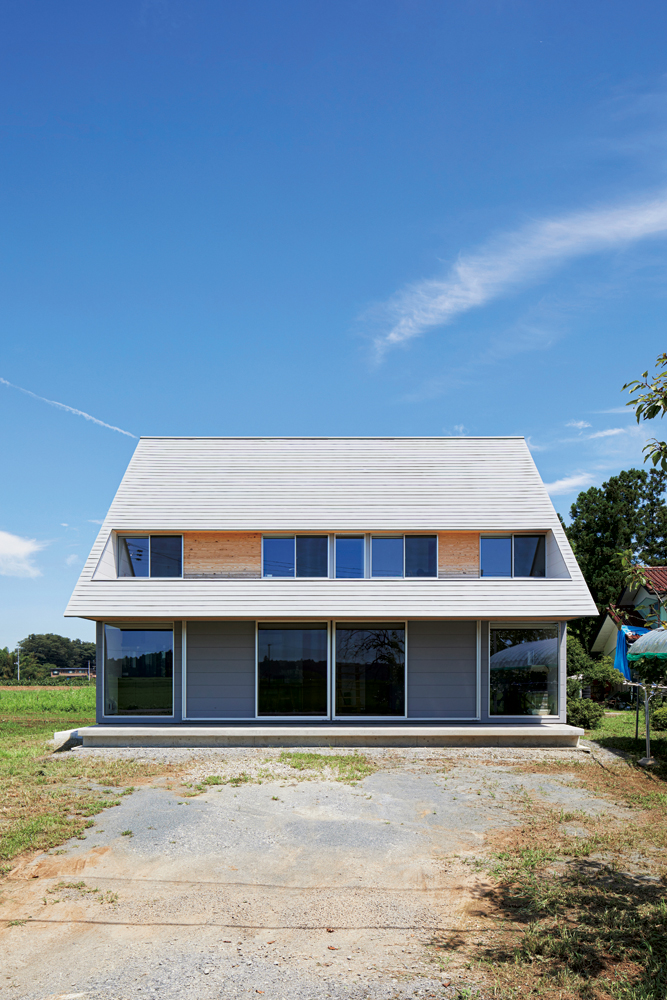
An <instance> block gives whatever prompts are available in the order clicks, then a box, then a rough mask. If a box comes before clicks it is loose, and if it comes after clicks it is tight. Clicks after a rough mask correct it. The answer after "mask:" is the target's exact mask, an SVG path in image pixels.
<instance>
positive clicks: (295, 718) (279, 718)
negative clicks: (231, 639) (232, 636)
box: [255, 566, 332, 725]
mask: <svg viewBox="0 0 667 1000" xmlns="http://www.w3.org/2000/svg"><path fill="white" fill-rule="evenodd" d="M295 571H296V566H295ZM268 579H282V580H285V579H288V580H289V579H290V577H284V576H283V577H268ZM294 579H296V577H294ZM301 579H302V580H303V579H310V578H309V577H301ZM312 579H315V580H320V579H322V577H313V578H312ZM281 624H282V625H292V626H294V625H301V626H304V627H306V628H308V626H311V627H312V626H313V625H326V628H327V714H326V715H260V714H259V630H260V628H261V626H263V625H281ZM331 633H332V623H331V620H330V619H319V620H317V621H310V622H308V621H306V622H299V621H291V620H290V621H284V622H281V621H280V620H278V621H276V619H275V618H264V619H263V620H257V621H256V622H255V719H262V720H263V721H267V722H269V723H271V721H274V722H292V723H294V725H296V724H297V723H298V722H299V720H310V721H311V722H312V721H318V722H328V721H329V720H330V719H331V718H332V715H331V708H332V706H331V673H332V662H331Z"/></svg>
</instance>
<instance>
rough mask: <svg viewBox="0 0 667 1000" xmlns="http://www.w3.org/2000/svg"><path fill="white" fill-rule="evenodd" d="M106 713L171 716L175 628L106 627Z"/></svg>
mask: <svg viewBox="0 0 667 1000" xmlns="http://www.w3.org/2000/svg"><path fill="white" fill-rule="evenodd" d="M104 639H105V643H104V647H105V648H104V652H105V656H104V714H105V715H171V714H172V708H173V693H172V688H173V681H172V674H173V633H172V631H171V629H169V630H167V629H159V630H158V629H121V628H115V627H114V626H112V625H105V627H104Z"/></svg>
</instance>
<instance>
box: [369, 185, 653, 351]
mask: <svg viewBox="0 0 667 1000" xmlns="http://www.w3.org/2000/svg"><path fill="white" fill-rule="evenodd" d="M666 233H667V195H662V196H661V197H659V198H654V199H652V200H650V201H644V202H637V203H634V204H628V205H620V206H619V205H617V206H608V207H606V208H600V209H595V210H592V211H587V212H577V213H573V214H571V215H565V216H562V217H561V218H556V219H545V220H542V221H537V222H533V223H530V224H529V225H527V226H524V227H522V228H521V229H518V230H517V231H515V232H513V233H506V234H505V235H502V236H500V237H497V238H495V239H493V240H491V241H490V242H489V243H487V244H486V245H485V246H483V247H482V248H481V249H480V250H479V251H477V252H476V253H470V254H464V255H462V256H461V257H459V259H458V261H457V262H456V264H454V266H453V267H452V268H451V270H450V271H449V273H448V274H447V275H445V276H444V277H442V278H432V279H428V280H425V281H420V282H417V283H415V284H412V285H409V286H408V287H407V288H405V289H403V290H402V291H400V292H398V293H397V294H396V295H394V296H393V297H392V298H391V299H389V301H388V302H386V303H384V304H383V305H381V306H379V307H376V308H374V309H372V310H369V312H368V313H367V314H366V316H365V319H367V320H370V319H371V318H374V319H375V320H376V321H377V320H379V321H380V323H381V325H382V326H383V328H384V329H383V332H382V333H381V334H380V335H379V336H378V337H377V338H376V340H375V346H376V349H377V352H378V354H379V355H382V354H383V353H384V352H385V351H386V350H387V349H388V348H390V347H393V346H396V345H397V344H402V343H406V342H407V341H409V340H412V339H413V338H415V337H419V336H421V335H422V334H423V333H425V332H426V331H427V330H429V329H432V328H433V327H437V326H444V325H445V324H447V323H451V322H452V320H453V319H455V318H456V317H457V316H459V315H461V314H462V313H465V312H467V311H468V310H470V309H474V308H477V307H479V306H483V305H485V304H486V303H487V302H490V301H491V300H493V299H496V298H499V297H500V296H502V295H505V294H507V293H509V292H510V291H511V290H513V289H515V288H518V287H520V286H522V285H525V284H527V283H528V282H530V281H534V280H536V279H537V278H539V277H540V276H541V275H542V274H543V273H544V272H545V271H547V270H549V269H550V268H554V267H556V266H557V265H558V264H560V263H561V262H563V261H565V260H568V259H570V258H573V257H578V256H583V255H585V254H590V253H595V252H598V251H601V250H609V249H612V248H616V247H621V246H624V245H627V244H629V243H633V242H636V241H637V240H641V239H645V238H647V237H649V236H659V235H663V234H666Z"/></svg>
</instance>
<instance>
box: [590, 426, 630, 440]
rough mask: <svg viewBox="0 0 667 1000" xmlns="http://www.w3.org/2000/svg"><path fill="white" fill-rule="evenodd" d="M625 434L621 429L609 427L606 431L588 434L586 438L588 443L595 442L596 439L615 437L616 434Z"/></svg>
mask: <svg viewBox="0 0 667 1000" xmlns="http://www.w3.org/2000/svg"><path fill="white" fill-rule="evenodd" d="M625 433H626V432H625V430H624V428H623V427H610V428H609V429H608V430H606V431H595V433H594V434H588V435H587V437H588V440H589V441H595V440H596V438H610V437H616V435H617V434H625Z"/></svg>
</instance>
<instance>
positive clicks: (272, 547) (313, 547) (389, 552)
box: [262, 535, 438, 580]
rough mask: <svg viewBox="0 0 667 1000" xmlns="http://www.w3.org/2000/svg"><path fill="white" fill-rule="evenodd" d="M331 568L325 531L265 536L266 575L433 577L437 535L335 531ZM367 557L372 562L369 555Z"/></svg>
mask: <svg viewBox="0 0 667 1000" xmlns="http://www.w3.org/2000/svg"><path fill="white" fill-rule="evenodd" d="M331 541H332V543H333V544H332V546H331V552H332V561H333V566H332V568H331V571H330V570H329V545H330V536H329V535H282V536H280V535H274V536H271V535H268V536H267V535H265V536H264V538H263V542H262V576H264V577H273V578H280V577H292V578H294V577H310V578H313V577H330V576H331V577H335V578H336V579H337V580H362V579H364V577H376V578H377V577H385V578H390V577H395V578H400V579H402V578H405V577H408V578H410V577H437V575H438V539H437V536H436V535H373V536H367V535H335V536H334V537H333V538H332V539H331ZM367 553H368V555H369V556H370V563H369V560H368V558H367Z"/></svg>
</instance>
